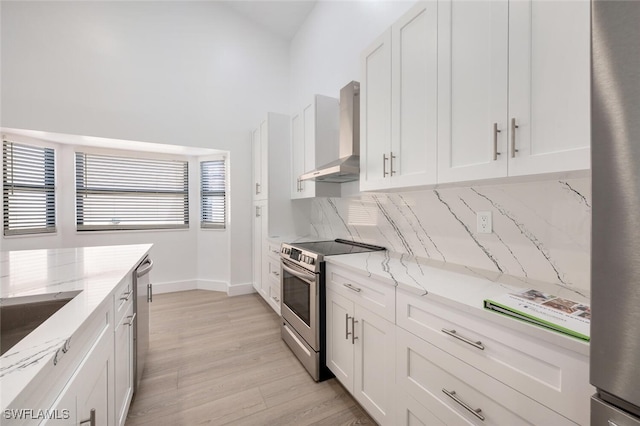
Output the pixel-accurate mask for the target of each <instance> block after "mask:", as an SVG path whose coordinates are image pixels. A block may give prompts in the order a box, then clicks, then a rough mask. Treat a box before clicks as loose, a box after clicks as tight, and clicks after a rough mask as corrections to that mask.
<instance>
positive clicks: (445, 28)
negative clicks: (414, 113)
mask: <svg viewBox="0 0 640 426" xmlns="http://www.w3.org/2000/svg"><path fill="white" fill-rule="evenodd" d="M508 11H509V4H508V3H507V1H504V0H503V1H455V0H454V1H451V0H441V1H439V2H438V27H439V30H438V112H439V115H438V182H452V181H466V180H475V179H486V178H495V177H502V176H506V175H507V152H506V148H507V143H506V141H507V132H506V125H507V96H508V95H507V81H508V80H507V59H508V58H507V54H508V44H507V36H508V31H509V28H508Z"/></svg>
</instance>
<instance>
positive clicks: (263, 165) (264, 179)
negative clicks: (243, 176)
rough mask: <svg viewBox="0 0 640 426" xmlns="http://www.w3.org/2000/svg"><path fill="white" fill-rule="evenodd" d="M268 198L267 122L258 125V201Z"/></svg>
mask: <svg viewBox="0 0 640 426" xmlns="http://www.w3.org/2000/svg"><path fill="white" fill-rule="evenodd" d="M268 198H269V121H268V120H265V121H263V122H262V123H260V199H261V200H266V199H268Z"/></svg>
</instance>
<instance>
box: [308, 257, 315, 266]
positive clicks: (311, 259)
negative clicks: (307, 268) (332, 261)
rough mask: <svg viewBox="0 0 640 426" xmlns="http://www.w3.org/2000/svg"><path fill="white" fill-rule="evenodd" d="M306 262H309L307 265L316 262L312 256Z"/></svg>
mask: <svg viewBox="0 0 640 426" xmlns="http://www.w3.org/2000/svg"><path fill="white" fill-rule="evenodd" d="M308 263H309V265H313V264H315V263H316V260H315V259H314V258H313V257H310V258H309V262H308Z"/></svg>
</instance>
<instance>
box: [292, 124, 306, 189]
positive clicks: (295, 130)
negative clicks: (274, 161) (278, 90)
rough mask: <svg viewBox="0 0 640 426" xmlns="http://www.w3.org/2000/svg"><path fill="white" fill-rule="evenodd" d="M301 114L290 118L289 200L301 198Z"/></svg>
mask: <svg viewBox="0 0 640 426" xmlns="http://www.w3.org/2000/svg"><path fill="white" fill-rule="evenodd" d="M302 122H303V118H302V114H294V115H293V117H291V175H292V179H291V185H292V186H291V198H292V199H295V198H302V195H301V188H302V187H301V184H300V175H301V174H303V173H304V172H305V171H306V170H305V169H304V168H305V167H306V165H305V161H304V157H305V155H304V154H305V146H304V133H303V128H302Z"/></svg>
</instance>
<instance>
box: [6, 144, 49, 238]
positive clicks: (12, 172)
mask: <svg viewBox="0 0 640 426" xmlns="http://www.w3.org/2000/svg"><path fill="white" fill-rule="evenodd" d="M54 157H55V153H54V150H53V149H51V148H43V147H39V146H32V145H23V144H19V143H15V142H10V141H6V140H3V141H2V170H3V173H2V199H3V217H4V235H21V234H38V233H46V232H55V231H56V197H55V161H54Z"/></svg>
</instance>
